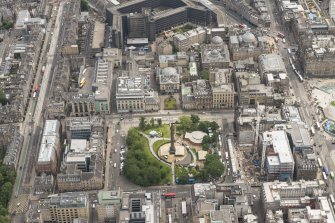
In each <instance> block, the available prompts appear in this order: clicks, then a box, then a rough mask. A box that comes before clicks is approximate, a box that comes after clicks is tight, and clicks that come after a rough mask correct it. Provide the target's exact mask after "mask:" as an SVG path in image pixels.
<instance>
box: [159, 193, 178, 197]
mask: <svg viewBox="0 0 335 223" xmlns="http://www.w3.org/2000/svg"><path fill="white" fill-rule="evenodd" d="M162 196H163V197H164V198H174V197H176V193H165V194H163V195H162Z"/></svg>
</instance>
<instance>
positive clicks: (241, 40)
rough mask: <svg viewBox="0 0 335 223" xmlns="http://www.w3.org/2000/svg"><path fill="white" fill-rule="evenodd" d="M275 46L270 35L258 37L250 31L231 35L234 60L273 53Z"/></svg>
mask: <svg viewBox="0 0 335 223" xmlns="http://www.w3.org/2000/svg"><path fill="white" fill-rule="evenodd" d="M273 47H274V46H273V45H272V43H271V39H270V38H269V37H267V36H258V37H256V36H255V34H254V33H252V32H250V31H246V32H245V33H243V34H241V35H232V36H230V37H229V51H230V53H231V54H232V59H233V60H244V59H247V58H249V57H253V58H254V59H257V58H258V56H259V55H261V54H267V53H271V49H272V48H273Z"/></svg>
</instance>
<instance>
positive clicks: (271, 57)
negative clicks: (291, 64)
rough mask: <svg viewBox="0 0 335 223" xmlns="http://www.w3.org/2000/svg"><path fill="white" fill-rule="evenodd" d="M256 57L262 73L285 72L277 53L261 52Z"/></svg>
mask: <svg viewBox="0 0 335 223" xmlns="http://www.w3.org/2000/svg"><path fill="white" fill-rule="evenodd" d="M258 59H259V67H260V69H261V71H262V72H263V74H267V73H287V72H286V68H285V64H284V61H283V58H282V57H281V56H280V55H279V54H262V55H260V56H259V58H258Z"/></svg>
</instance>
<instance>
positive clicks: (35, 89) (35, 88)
mask: <svg viewBox="0 0 335 223" xmlns="http://www.w3.org/2000/svg"><path fill="white" fill-rule="evenodd" d="M34 92H38V85H37V84H35V87H34Z"/></svg>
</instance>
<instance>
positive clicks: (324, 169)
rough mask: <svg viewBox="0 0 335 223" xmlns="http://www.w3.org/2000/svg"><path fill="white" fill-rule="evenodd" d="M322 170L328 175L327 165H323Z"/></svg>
mask: <svg viewBox="0 0 335 223" xmlns="http://www.w3.org/2000/svg"><path fill="white" fill-rule="evenodd" d="M322 170H323V172H324V173H325V174H326V175H327V176H328V175H329V169H328V167H327V165H326V164H325V165H323V168H322Z"/></svg>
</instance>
